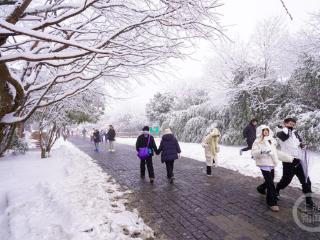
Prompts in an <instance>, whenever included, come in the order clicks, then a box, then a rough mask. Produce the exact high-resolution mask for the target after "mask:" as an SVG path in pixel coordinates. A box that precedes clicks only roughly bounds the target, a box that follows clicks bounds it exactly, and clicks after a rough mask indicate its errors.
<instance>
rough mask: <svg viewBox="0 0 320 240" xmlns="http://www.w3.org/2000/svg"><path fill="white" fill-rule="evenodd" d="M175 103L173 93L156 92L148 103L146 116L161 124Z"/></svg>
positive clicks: (152, 121)
mask: <svg viewBox="0 0 320 240" xmlns="http://www.w3.org/2000/svg"><path fill="white" fill-rule="evenodd" d="M173 104H174V97H173V96H172V94H171V93H156V94H155V95H154V96H153V98H151V99H150V101H149V102H148V103H147V105H146V116H147V118H148V120H149V121H150V123H159V124H160V125H161V124H162V122H163V121H164V120H165V118H166V114H167V113H169V112H170V111H171V109H172V107H173Z"/></svg>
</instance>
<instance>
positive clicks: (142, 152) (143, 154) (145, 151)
mask: <svg viewBox="0 0 320 240" xmlns="http://www.w3.org/2000/svg"><path fill="white" fill-rule="evenodd" d="M149 143H150V135H149V137H148V143H147V146H146V147H143V148H139V151H138V154H137V155H138V157H139V158H140V159H141V160H145V159H147V158H148V157H149V156H150V151H149Z"/></svg>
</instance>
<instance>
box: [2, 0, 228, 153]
mask: <svg viewBox="0 0 320 240" xmlns="http://www.w3.org/2000/svg"><path fill="white" fill-rule="evenodd" d="M2 3H3V4H12V3H15V4H14V5H1V6H0V13H1V19H0V26H1V35H0V51H1V56H0V77H1V81H0V95H1V98H0V104H1V109H0V143H1V144H0V146H1V147H0V154H1V153H3V151H4V150H5V149H6V147H7V143H8V142H9V139H10V136H11V135H12V132H13V131H14V128H15V126H16V124H17V123H19V122H23V121H26V120H27V119H28V118H30V116H31V115H32V114H33V113H34V112H35V111H37V110H38V109H40V108H44V107H47V106H49V105H51V104H53V103H56V102H59V101H62V100H64V99H66V98H69V97H71V96H73V95H75V94H77V92H79V91H85V90H86V89H87V87H88V86H89V85H90V84H91V83H93V82H94V81H96V80H99V79H103V80H104V81H105V82H106V83H109V84H110V85H114V84H117V82H118V81H120V80H119V79H124V78H128V79H129V77H130V76H137V75H141V74H146V73H152V72H153V71H154V70H155V69H157V67H158V66H159V64H162V63H164V62H166V61H167V60H168V59H169V58H178V57H181V56H182V55H183V53H182V51H181V50H182V49H183V47H187V46H188V43H189V42H190V41H192V40H193V39H197V38H210V37H216V36H221V35H222V32H221V27H220V26H219V23H218V18H217V16H218V15H217V14H216V9H217V8H218V7H219V6H220V3H219V2H218V1H217V0H195V1H173V0H166V1H154V0H135V1H133V0H120V1H119V0H110V1H105V0H81V1H73V0H66V1H60V0H52V1H37V0H19V1H5V2H2ZM52 88H61V90H60V92H59V94H56V92H55V91H51V90H52Z"/></svg>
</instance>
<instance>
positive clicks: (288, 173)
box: [276, 162, 311, 193]
mask: <svg viewBox="0 0 320 240" xmlns="http://www.w3.org/2000/svg"><path fill="white" fill-rule="evenodd" d="M282 165H283V173H282V178H281V180H280V182H279V183H278V184H277V188H276V189H277V191H280V190H281V189H284V188H286V187H287V186H288V185H289V184H290V183H291V181H292V178H293V177H294V176H295V175H296V176H297V177H298V179H299V182H300V183H301V185H302V192H303V193H311V181H310V179H309V178H308V179H307V181H306V177H305V175H304V171H303V168H302V165H301V164H298V165H297V166H294V165H293V164H292V163H286V162H284V163H282Z"/></svg>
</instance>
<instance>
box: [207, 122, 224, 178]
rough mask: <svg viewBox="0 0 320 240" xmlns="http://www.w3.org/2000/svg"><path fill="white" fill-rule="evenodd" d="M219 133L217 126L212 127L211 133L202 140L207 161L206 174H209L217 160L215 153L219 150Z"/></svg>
mask: <svg viewBox="0 0 320 240" xmlns="http://www.w3.org/2000/svg"><path fill="white" fill-rule="evenodd" d="M220 137H221V134H220V132H219V130H218V129H217V128H214V129H213V130H212V131H211V133H209V134H208V135H207V136H206V137H205V138H204V139H203V142H202V147H203V148H204V153H205V157H206V162H207V175H208V176H211V174H212V170H211V168H212V166H213V165H214V164H215V163H216V162H217V154H218V152H219V146H218V143H219V140H220Z"/></svg>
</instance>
